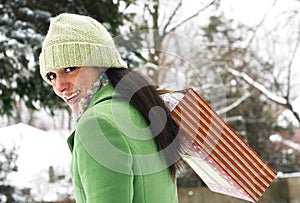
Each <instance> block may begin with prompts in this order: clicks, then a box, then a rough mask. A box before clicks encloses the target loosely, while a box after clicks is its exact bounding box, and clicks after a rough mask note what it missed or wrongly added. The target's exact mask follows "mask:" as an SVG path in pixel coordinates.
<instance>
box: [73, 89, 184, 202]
mask: <svg viewBox="0 0 300 203" xmlns="http://www.w3.org/2000/svg"><path fill="white" fill-rule="evenodd" d="M68 145H69V147H70V150H71V152H72V163H71V173H72V180H73V186H74V192H75V198H76V202H77V203H176V202H178V198H177V188H176V181H175V180H173V179H172V177H171V175H170V173H169V170H168V168H167V166H166V164H165V162H164V159H163V158H162V157H161V154H160V153H158V150H157V147H156V145H155V143H154V141H153V139H152V134H151V133H150V130H149V129H148V127H147V125H146V123H145V121H144V119H143V117H142V116H141V115H140V113H139V112H138V111H137V110H136V109H135V108H134V107H132V106H131V105H129V104H128V102H125V101H124V100H123V99H121V97H120V95H119V94H118V93H116V91H114V88H113V87H112V86H111V85H110V84H108V85H106V86H104V87H103V88H102V89H101V90H99V91H98V92H97V93H96V94H95V96H94V97H93V99H92V100H91V102H90V104H89V107H88V109H87V110H86V111H85V112H84V114H83V115H82V116H81V118H80V119H79V120H78V123H77V127H76V130H75V131H74V132H73V133H72V134H71V135H70V137H69V138H68Z"/></svg>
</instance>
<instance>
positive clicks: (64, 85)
mask: <svg viewBox="0 0 300 203" xmlns="http://www.w3.org/2000/svg"><path fill="white" fill-rule="evenodd" d="M69 86H70V83H69V81H68V80H67V79H66V78H64V77H62V76H58V75H57V76H56V78H55V81H54V83H53V85H52V87H53V89H54V91H55V92H56V93H57V94H58V95H59V96H60V95H61V93H63V92H64V91H65V90H67V89H68V88H69Z"/></svg>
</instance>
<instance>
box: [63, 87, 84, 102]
mask: <svg viewBox="0 0 300 203" xmlns="http://www.w3.org/2000/svg"><path fill="white" fill-rule="evenodd" d="M80 92H81V91H80V90H78V91H76V92H74V93H72V94H71V95H69V96H65V97H64V99H65V100H66V101H67V103H68V104H73V103H75V100H76V97H77V96H78V95H79V94H80Z"/></svg>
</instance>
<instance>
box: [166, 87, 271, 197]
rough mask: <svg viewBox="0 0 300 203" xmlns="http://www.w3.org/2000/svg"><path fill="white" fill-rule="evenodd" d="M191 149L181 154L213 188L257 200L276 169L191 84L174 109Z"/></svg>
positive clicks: (176, 119)
mask: <svg viewBox="0 0 300 203" xmlns="http://www.w3.org/2000/svg"><path fill="white" fill-rule="evenodd" d="M171 113H172V116H173V118H174V119H175V121H176V123H177V124H178V125H179V127H180V129H181V130H182V131H183V132H184V134H185V135H186V138H189V140H192V142H190V143H191V147H190V150H189V151H188V152H187V153H186V154H184V155H182V156H183V159H184V160H185V161H186V162H187V163H188V164H189V165H190V166H191V168H193V170H194V171H195V172H196V173H197V174H198V175H199V176H200V178H201V179H202V180H203V181H204V182H205V183H206V185H207V186H208V187H209V188H210V189H211V190H212V191H214V192H218V193H222V194H226V195H230V196H233V197H237V198H240V199H244V200H248V201H250V202H257V201H258V200H259V199H260V197H261V196H262V195H263V193H264V192H265V190H266V189H267V188H268V187H269V186H270V184H271V183H272V181H273V180H274V178H275V177H276V172H275V171H274V170H273V169H272V168H271V167H270V166H269V165H268V164H267V163H266V162H265V161H264V160H263V159H262V158H261V157H260V156H259V155H258V154H257V153H256V152H255V151H254V150H253V149H252V148H251V147H250V146H249V145H248V144H247V143H246V142H245V141H244V140H243V139H242V138H241V137H240V136H239V135H238V134H237V133H236V132H235V131H234V130H233V129H232V128H231V127H230V126H229V125H228V124H227V123H226V122H225V121H224V120H223V119H222V118H221V117H220V116H219V115H218V114H217V113H216V112H215V111H214V110H213V109H212V107H211V106H210V105H209V104H208V103H207V102H206V101H205V100H204V99H203V98H202V97H201V96H200V95H199V94H198V93H197V92H196V91H194V90H193V89H192V88H190V89H187V91H185V94H184V96H183V98H182V99H181V100H180V102H179V103H178V104H177V105H176V107H175V108H174V109H173V110H172V112H171Z"/></svg>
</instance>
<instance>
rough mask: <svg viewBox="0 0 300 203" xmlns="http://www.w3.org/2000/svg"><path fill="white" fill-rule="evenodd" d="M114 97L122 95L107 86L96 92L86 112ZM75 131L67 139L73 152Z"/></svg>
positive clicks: (109, 85) (110, 86)
mask: <svg viewBox="0 0 300 203" xmlns="http://www.w3.org/2000/svg"><path fill="white" fill-rule="evenodd" d="M113 96H120V94H119V93H117V92H116V91H115V89H114V87H113V86H112V85H111V84H110V83H108V84H107V85H105V86H104V87H102V88H101V89H100V90H99V91H97V92H96V94H95V95H94V96H93V98H92V99H91V101H90V103H89V105H88V107H87V109H86V110H88V109H89V108H91V107H92V106H95V105H96V104H97V103H99V102H102V101H104V100H108V99H111V98H112V97H113ZM83 114H84V113H83ZM79 120H80V118H79V119H78V120H77V122H78V121H79ZM75 131H76V129H75V130H73V132H72V133H71V134H70V136H69V138H68V139H67V143H68V146H69V149H70V151H71V152H72V151H73V147H74V136H75Z"/></svg>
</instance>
